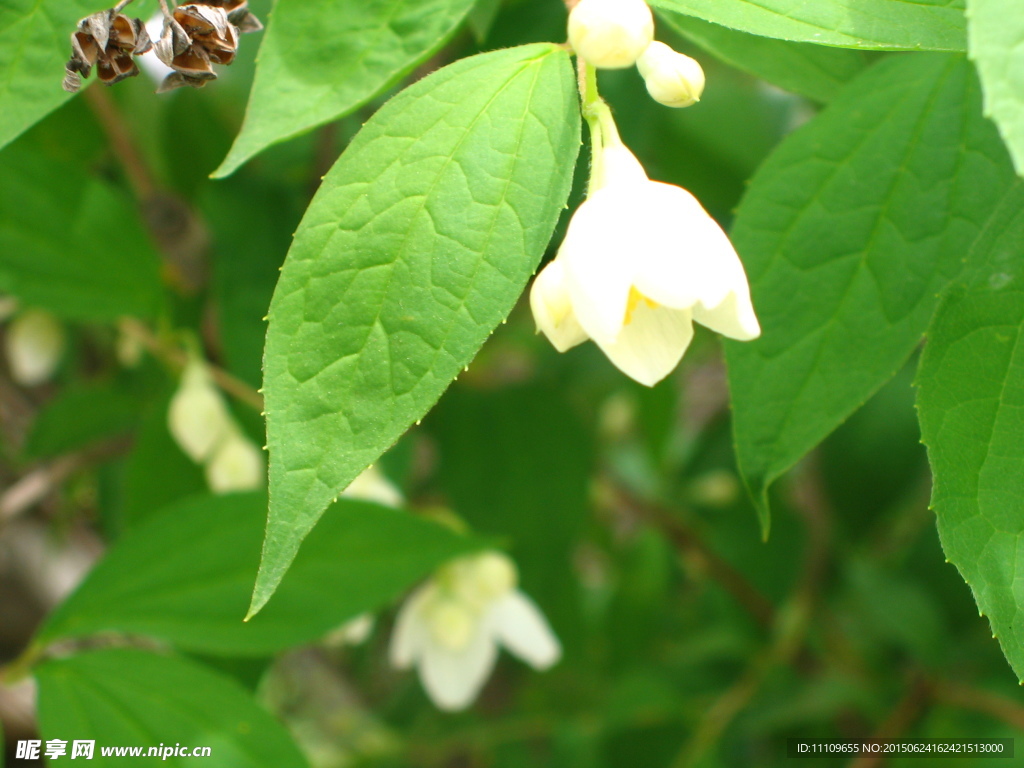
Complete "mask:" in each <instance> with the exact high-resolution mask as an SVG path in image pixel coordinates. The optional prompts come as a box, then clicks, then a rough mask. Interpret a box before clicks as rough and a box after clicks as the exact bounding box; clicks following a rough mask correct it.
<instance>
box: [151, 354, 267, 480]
mask: <svg viewBox="0 0 1024 768" xmlns="http://www.w3.org/2000/svg"><path fill="white" fill-rule="evenodd" d="M167 426H168V428H169V429H170V432H171V435H172V436H173V437H174V440H175V442H177V444H178V445H179V446H180V447H181V450H182V451H184V452H185V453H186V454H187V455H188V457H189V458H191V459H192V460H193V461H194V462H196V463H197V464H202V465H203V466H204V468H205V470H206V481H207V483H208V484H209V486H210V489H211V490H212V491H214V492H215V493H231V492H233V491H250V490H256V489H259V488H262V487H263V482H264V478H265V475H266V465H265V462H264V460H263V453H262V452H261V451H260V449H259V448H257V447H256V444H255V443H253V442H252V440H250V439H249V438H248V437H246V436H245V435H244V434H243V433H242V430H241V428H240V427H239V426H238V424H237V423H235V420H234V418H232V416H231V412H230V411H229V410H228V406H227V403H225V402H224V398H223V397H222V396H221V394H220V391H219V390H218V389H217V387H216V385H215V384H214V382H213V379H212V377H211V375H210V370H209V368H208V367H207V365H206V363H205V362H203V360H202V359H200V358H199V357H198V356H194V357H193V358H192V359H191V360H189V362H188V365H186V366H185V370H184V372H183V373H182V375H181V383H180V384H179V385H178V390H177V391H176V392H175V393H174V396H173V397H172V398H171V406H170V409H169V410H168V413H167Z"/></svg>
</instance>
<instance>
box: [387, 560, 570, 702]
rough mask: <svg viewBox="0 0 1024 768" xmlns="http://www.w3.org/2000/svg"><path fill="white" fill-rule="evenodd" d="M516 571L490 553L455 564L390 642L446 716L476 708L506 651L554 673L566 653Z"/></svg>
mask: <svg viewBox="0 0 1024 768" xmlns="http://www.w3.org/2000/svg"><path fill="white" fill-rule="evenodd" d="M517 581H518V574H517V571H516V567H515V564H514V563H513V562H512V561H511V560H510V559H509V558H508V557H506V556H505V555H502V554H500V553H497V552H486V553H483V554H480V555H472V556H469V557H465V558H460V559H458V560H455V561H453V562H452V563H449V564H448V565H446V566H445V567H444V568H442V569H441V570H440V571H438V572H437V574H435V575H434V577H433V578H432V579H431V580H430V581H428V582H427V583H426V584H425V585H423V586H422V587H420V588H419V589H417V590H416V591H415V592H413V593H412V595H410V597H409V598H408V599H407V600H406V602H405V604H404V605H403V606H402V608H401V610H400V611H399V613H398V619H397V621H396V623H395V631H394V635H393V636H392V638H391V649H390V651H391V663H392V664H393V665H394V666H396V667H398V668H399V669H406V668H408V667H410V666H412V665H414V664H415V665H416V666H417V668H418V670H419V675H420V680H421V681H422V683H423V687H424V688H425V689H426V691H427V694H428V695H429V696H430V698H431V700H432V701H433V702H434V703H435V704H436V705H437V706H438V707H440V708H441V709H445V710H458V709H464V708H465V707H467V706H469V705H470V704H471V703H472V702H473V700H474V699H475V698H476V696H477V694H478V693H479V692H480V689H481V688H482V687H483V685H484V683H485V682H486V680H487V678H488V677H489V676H490V674H491V671H492V670H493V669H494V664H495V662H496V661H497V656H498V647H499V646H504V647H505V648H507V649H508V650H509V651H511V652H512V653H514V654H515V655H516V656H518V657H519V658H520V659H522V660H523V661H525V662H526V663H528V664H530V665H531V666H532V667H534V668H535V669H547V668H548V667H550V666H551V665H553V664H554V663H555V662H557V661H558V660H559V658H561V655H562V649H561V646H560V644H559V642H558V639H557V638H556V637H555V635H554V633H553V632H552V631H551V628H550V627H549V626H548V623H547V621H546V620H545V618H544V615H543V614H542V613H541V612H540V609H539V608H538V607H537V606H536V604H535V603H534V602H533V601H532V600H530V598H528V597H527V596H526V595H524V594H523V593H522V592H520V591H519V590H518V589H516V584H517Z"/></svg>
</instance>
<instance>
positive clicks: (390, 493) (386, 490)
mask: <svg viewBox="0 0 1024 768" xmlns="http://www.w3.org/2000/svg"><path fill="white" fill-rule="evenodd" d="M341 495H342V496H347V497H349V498H351V499H364V500H365V501H375V502H377V503H378V504H383V505H384V506H385V507H395V508H396V509H397V508H399V507H402V506H404V505H405V499H403V498H402V493H401V491H399V490H398V488H396V487H395V484H394V483H392V482H391V481H390V480H388V479H387V477H385V475H384V473H383V472H381V471H380V470H379V469H377V466H376V465H375V464H373V465H370V466H369V467H367V468H366V469H364V470H363V471H362V473H361V474H360V475H359V476H358V477H356V479H355V480H353V481H352V482H351V483H350V484H349V486H348V488H346V489H345V490H344V491H342V492H341Z"/></svg>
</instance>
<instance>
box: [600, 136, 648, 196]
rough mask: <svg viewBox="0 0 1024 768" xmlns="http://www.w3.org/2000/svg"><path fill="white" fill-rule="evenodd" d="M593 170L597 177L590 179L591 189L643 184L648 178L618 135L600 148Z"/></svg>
mask: <svg viewBox="0 0 1024 768" xmlns="http://www.w3.org/2000/svg"><path fill="white" fill-rule="evenodd" d="M593 172H594V173H595V174H599V175H598V178H596V179H592V180H591V190H593V191H597V190H599V189H601V188H602V187H608V186H611V187H613V188H614V187H622V186H627V185H633V184H645V183H646V182H648V181H649V180H650V179H648V178H647V172H646V171H645V170H644V167H643V166H642V165H641V164H640V161H639V160H637V159H636V155H634V154H633V153H632V152H630V151H629V147H627V146H626V145H625V144H623V143H622V142H621V141H620V140H619V139H618V137H615V138H614V139H613V140H612V143H611V144H608V145H607V146H605V147H602V148H601V155H600V162H598V163H595V165H594V169H593Z"/></svg>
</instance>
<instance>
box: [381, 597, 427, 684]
mask: <svg viewBox="0 0 1024 768" xmlns="http://www.w3.org/2000/svg"><path fill="white" fill-rule="evenodd" d="M434 589H435V588H434V587H433V586H432V585H430V584H428V585H426V586H423V587H420V588H419V589H417V590H416V591H415V592H413V593H412V594H411V595H409V597H407V598H406V600H405V602H404V603H403V604H402V607H401V608H399V610H398V616H397V618H396V619H395V627H394V630H393V631H392V633H391V645H390V647H389V648H388V656H389V657H390V659H391V666H393V667H395V668H397V669H408V668H409V667H411V666H412V664H413V662H415V661H416V660H418V659H419V658H420V656H421V655H422V653H423V648H424V646H425V644H426V643H427V640H428V639H429V635H430V629H429V628H428V627H427V625H426V622H425V620H424V617H423V606H424V605H425V604H426V602H427V601H428V600H430V599H431V595H432V593H433V591H434Z"/></svg>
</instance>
